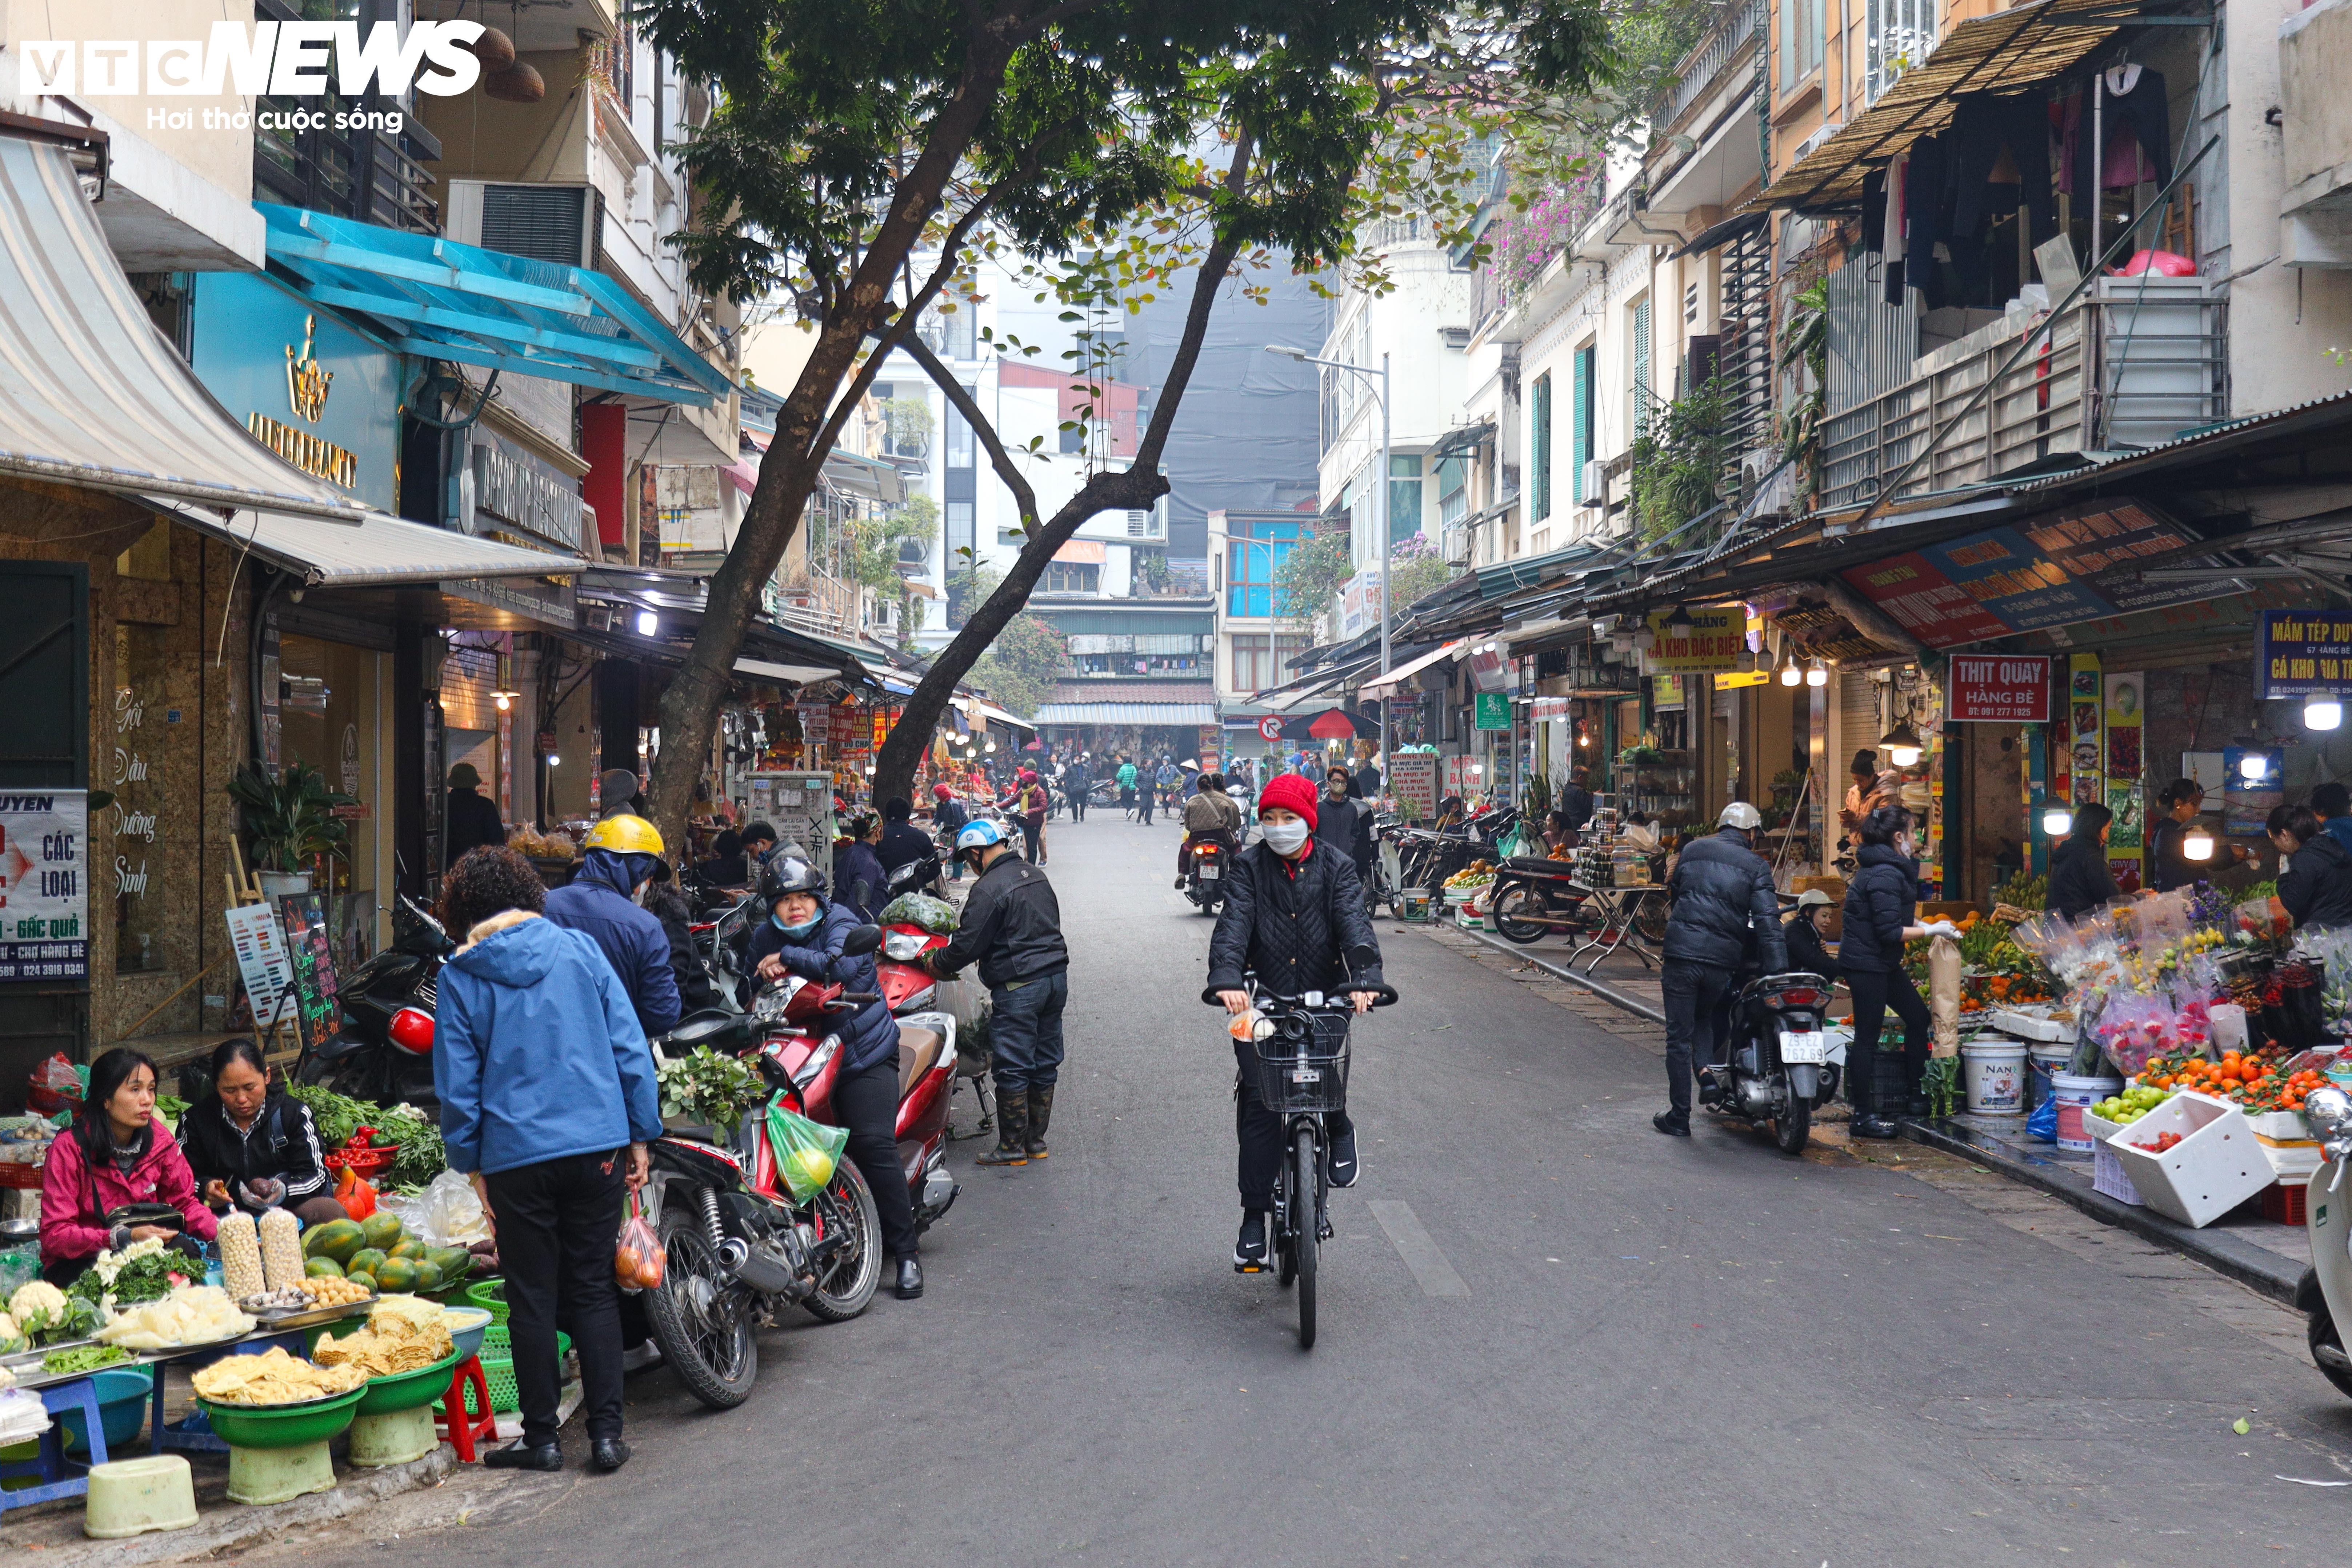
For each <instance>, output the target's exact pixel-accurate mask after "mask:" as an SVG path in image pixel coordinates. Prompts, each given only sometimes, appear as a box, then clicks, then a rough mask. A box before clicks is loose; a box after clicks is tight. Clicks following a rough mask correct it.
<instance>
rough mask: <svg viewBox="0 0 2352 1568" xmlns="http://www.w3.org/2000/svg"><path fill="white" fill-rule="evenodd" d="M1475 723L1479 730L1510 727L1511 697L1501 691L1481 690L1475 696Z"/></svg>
mask: <svg viewBox="0 0 2352 1568" xmlns="http://www.w3.org/2000/svg"><path fill="white" fill-rule="evenodd" d="M1475 711H1476V715H1477V717H1476V720H1475V722H1476V725H1477V727H1478V728H1479V729H1481V730H1507V729H1509V728H1510V727H1511V699H1510V696H1509V694H1508V693H1506V692H1501V691H1481V692H1479V693H1478V694H1477V697H1476V710H1475Z"/></svg>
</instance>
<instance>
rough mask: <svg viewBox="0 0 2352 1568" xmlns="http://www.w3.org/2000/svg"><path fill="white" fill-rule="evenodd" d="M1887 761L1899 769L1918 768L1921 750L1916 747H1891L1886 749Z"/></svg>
mask: <svg viewBox="0 0 2352 1568" xmlns="http://www.w3.org/2000/svg"><path fill="white" fill-rule="evenodd" d="M1886 760H1887V761H1888V762H1891V763H1894V764H1895V766H1896V767H1898V768H1907V767H1913V766H1916V764H1917V763H1918V761H1919V748H1918V747H1916V746H1889V747H1887V748H1886Z"/></svg>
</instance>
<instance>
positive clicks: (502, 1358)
mask: <svg viewBox="0 0 2352 1568" xmlns="http://www.w3.org/2000/svg"><path fill="white" fill-rule="evenodd" d="M571 1353H572V1336H571V1335H570V1334H567V1333H565V1332H564V1331H562V1330H561V1329H558V1330H557V1331H556V1332H555V1359H556V1360H557V1362H559V1363H561V1362H562V1360H563V1358H564V1357H565V1356H568V1355H570V1354H571ZM479 1355H480V1360H481V1363H482V1381H483V1382H484V1383H486V1384H488V1385H489V1390H490V1409H491V1410H492V1411H493V1412H494V1413H495V1414H497V1415H514V1414H515V1413H517V1412H518V1411H520V1409H521V1408H522V1394H521V1391H520V1389H519V1388H517V1387H516V1385H515V1374H514V1345H513V1343H512V1342H510V1341H509V1339H508V1338H507V1326H506V1324H505V1322H504V1321H499V1322H496V1323H492V1324H491V1325H490V1326H489V1329H488V1331H487V1332H485V1333H484V1334H483V1335H482V1348H481V1351H480V1352H479ZM444 1404H445V1401H440V1400H436V1402H435V1405H434V1407H435V1408H436V1409H440V1410H443V1414H444V1415H446V1414H447V1412H446V1409H444V1408H443V1407H444Z"/></svg>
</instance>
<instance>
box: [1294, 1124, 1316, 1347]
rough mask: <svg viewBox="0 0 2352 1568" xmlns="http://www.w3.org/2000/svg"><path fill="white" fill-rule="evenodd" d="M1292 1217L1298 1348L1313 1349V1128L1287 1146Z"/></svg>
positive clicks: (1314, 1217)
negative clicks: (1296, 1272)
mask: <svg viewBox="0 0 2352 1568" xmlns="http://www.w3.org/2000/svg"><path fill="white" fill-rule="evenodd" d="M1290 1157H1291V1166H1290V1170H1291V1178H1290V1179H1291V1190H1292V1194H1293V1196H1292V1200H1291V1202H1292V1208H1293V1214H1292V1220H1293V1223H1294V1224H1295V1225H1296V1226H1297V1236H1296V1238H1295V1240H1294V1241H1293V1243H1292V1246H1293V1247H1295V1248H1296V1258H1297V1268H1298V1348H1299V1349H1300V1350H1303V1351H1311V1350H1313V1349H1314V1348H1315V1252H1316V1246H1317V1236H1316V1233H1317V1232H1318V1230H1320V1229H1321V1225H1320V1222H1318V1220H1317V1218H1316V1215H1315V1130H1314V1129H1313V1128H1311V1127H1302V1128H1300V1129H1299V1130H1298V1141H1297V1143H1296V1144H1295V1145H1293V1147H1292V1149H1291V1156H1290Z"/></svg>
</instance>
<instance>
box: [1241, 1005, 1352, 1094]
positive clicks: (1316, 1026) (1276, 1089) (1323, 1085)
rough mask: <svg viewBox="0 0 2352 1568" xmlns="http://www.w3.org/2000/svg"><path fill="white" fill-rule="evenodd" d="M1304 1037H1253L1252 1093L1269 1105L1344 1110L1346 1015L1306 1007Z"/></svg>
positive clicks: (1346, 1052) (1346, 1075)
mask: <svg viewBox="0 0 2352 1568" xmlns="http://www.w3.org/2000/svg"><path fill="white" fill-rule="evenodd" d="M1306 1018H1307V1022H1308V1023H1309V1025H1311V1028H1310V1030H1309V1032H1308V1034H1307V1037H1306V1038H1304V1039H1296V1040H1294V1039H1287V1038H1285V1037H1281V1036H1278V1035H1277V1036H1276V1037H1274V1038H1273V1039H1270V1040H1260V1041H1258V1042H1257V1043H1256V1051H1257V1080H1256V1085H1255V1087H1256V1089H1257V1096H1258V1099H1259V1100H1260V1101H1262V1102H1263V1103H1264V1104H1265V1108H1266V1109H1267V1110H1271V1111H1273V1112H1274V1113H1275V1114H1276V1115H1277V1116H1286V1115H1288V1114H1289V1113H1291V1112H1292V1111H1297V1110H1345V1109H1346V1108H1347V1104H1348V1016H1347V1015H1346V1014H1344V1013H1309V1014H1307V1015H1306Z"/></svg>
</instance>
